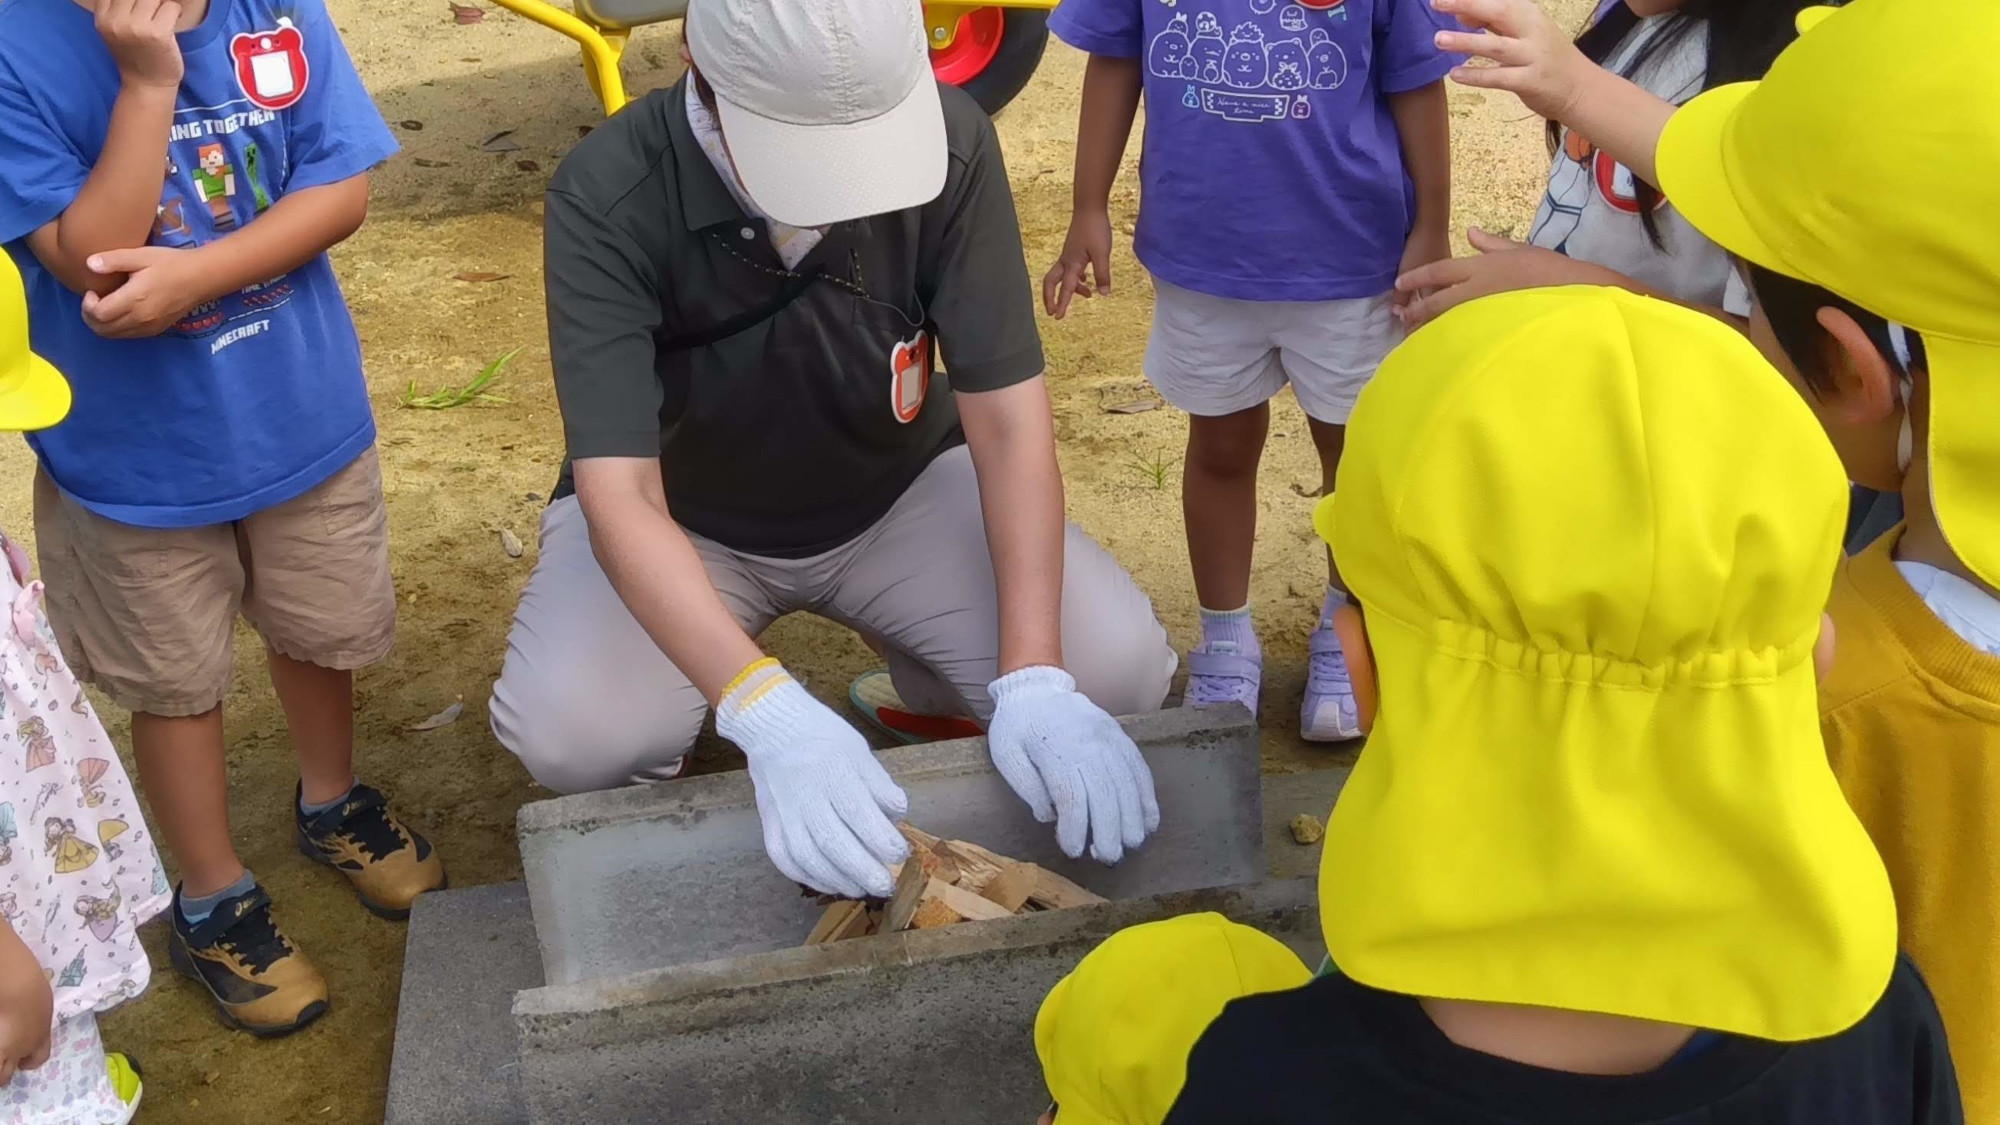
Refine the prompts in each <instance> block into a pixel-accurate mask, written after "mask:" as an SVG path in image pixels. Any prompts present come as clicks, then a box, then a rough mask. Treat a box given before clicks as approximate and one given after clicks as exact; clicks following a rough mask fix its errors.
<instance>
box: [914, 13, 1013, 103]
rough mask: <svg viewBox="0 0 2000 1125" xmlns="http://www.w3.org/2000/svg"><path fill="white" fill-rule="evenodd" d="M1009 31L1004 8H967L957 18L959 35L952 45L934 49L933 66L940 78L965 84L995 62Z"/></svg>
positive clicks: (947, 81) (951, 83) (942, 80)
mask: <svg viewBox="0 0 2000 1125" xmlns="http://www.w3.org/2000/svg"><path fill="white" fill-rule="evenodd" d="M1006 31H1007V13H1006V12H1005V10H1003V9H1001V8H976V9H974V10H972V11H970V12H967V13H966V14H965V15H964V16H962V17H960V19H959V21H958V35H957V36H956V37H955V38H953V39H952V41H951V46H949V47H946V48H944V49H943V50H934V51H932V52H931V70H932V71H933V72H935V73H936V74H937V76H938V81H940V82H945V83H949V84H950V85H953V86H963V85H965V84H966V83H967V82H970V81H972V80H973V79H974V78H977V77H978V76H979V75H980V74H981V73H982V72H984V71H985V70H986V68H987V67H988V66H990V65H991V64H992V62H993V59H994V56H996V55H998V54H999V53H1000V40H1001V39H1003V38H1005V36H1006Z"/></svg>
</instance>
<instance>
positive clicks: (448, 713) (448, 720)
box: [410, 703, 465, 730]
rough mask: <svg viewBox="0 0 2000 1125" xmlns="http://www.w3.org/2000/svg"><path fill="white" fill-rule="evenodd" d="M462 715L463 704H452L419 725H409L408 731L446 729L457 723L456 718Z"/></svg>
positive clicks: (463, 712)
mask: <svg viewBox="0 0 2000 1125" xmlns="http://www.w3.org/2000/svg"><path fill="white" fill-rule="evenodd" d="M463 714H465V704H463V703H454V704H452V705H451V706H449V707H447V708H445V709H444V710H442V711H439V712H438V713H437V714H435V715H432V716H431V717H430V718H428V719H425V720H424V721H423V722H421V723H411V724H410V729H411V730H436V729H438V728H439V727H448V726H450V725H451V724H453V723H455V722H457V721H458V717H459V716H460V715H463Z"/></svg>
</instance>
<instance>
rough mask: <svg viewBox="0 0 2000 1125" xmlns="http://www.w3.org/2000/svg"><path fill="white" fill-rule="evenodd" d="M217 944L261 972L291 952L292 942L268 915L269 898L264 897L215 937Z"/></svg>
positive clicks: (269, 911)
mask: <svg viewBox="0 0 2000 1125" xmlns="http://www.w3.org/2000/svg"><path fill="white" fill-rule="evenodd" d="M215 944H216V946H217V948H220V949H223V950H227V951H228V952H230V953H234V954H235V955H236V956H237V958H238V959H240V960H241V961H242V962H243V963H244V964H245V965H248V966H249V967H250V971H252V972H255V973H261V972H263V971H264V970H266V969H268V968H270V967H271V966H273V965H275V964H277V963H278V962H280V961H282V960H284V959H285V958H287V957H289V956H291V955H292V943H291V941H290V940H289V939H287V938H286V937H285V935H284V934H283V933H280V932H279V930H278V923H277V920H276V919H274V918H272V917H271V901H270V900H269V899H265V900H264V901H262V902H259V903H258V904H257V905H255V906H253V907H252V908H250V909H249V910H247V911H245V912H244V914H243V917H241V918H238V919H237V920H236V921H235V923H234V924H233V925H231V926H230V927H229V928H228V929H226V930H224V931H222V936H221V937H219V938H217V939H216V942H215Z"/></svg>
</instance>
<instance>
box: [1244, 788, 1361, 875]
mask: <svg viewBox="0 0 2000 1125" xmlns="http://www.w3.org/2000/svg"><path fill="white" fill-rule="evenodd" d="M1351 772H1353V771H1352V769H1351V768H1350V767H1348V766H1335V767H1333V768H1331V769H1323V770H1313V771H1311V772H1309V773H1282V774H1272V775H1271V776H1269V777H1266V778H1265V779H1264V858H1265V873H1266V874H1267V875H1268V876H1269V877H1271V878H1273V879H1300V878H1305V877H1306V876H1310V875H1317V874H1318V872H1319V857H1320V851H1321V850H1322V849H1323V848H1324V847H1325V846H1326V841H1324V840H1321V841H1319V842H1317V843H1313V844H1301V843H1299V842H1298V841H1297V840H1295V839H1293V838H1292V818H1293V817H1295V816H1297V815H1299V814H1300V813H1310V814H1312V815H1313V816H1316V817H1318V818H1319V820H1320V823H1322V824H1324V823H1326V819H1327V816H1328V815H1329V814H1330V813H1332V812H1333V802H1334V798H1336V797H1338V796H1340V790H1341V787H1342V786H1344V785H1346V784H1347V775H1348V774H1349V773H1351Z"/></svg>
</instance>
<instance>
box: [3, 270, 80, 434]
mask: <svg viewBox="0 0 2000 1125" xmlns="http://www.w3.org/2000/svg"><path fill="white" fill-rule="evenodd" d="M68 413H69V381H68V380H66V379H64V378H63V377H62V372H60V371H57V370H56V369H55V368H53V367H51V366H49V364H48V363H47V362H46V361H44V360H43V359H42V357H40V356H38V355H36V354H35V353H34V352H32V351H29V350H28V297H27V293H26V291H25V290H23V289H22V287H21V271H20V270H19V269H18V268H16V267H15V265H14V259H13V257H12V256H11V255H9V254H8V253H7V252H6V251H5V250H0V430H43V429H47V428H48V427H50V426H53V425H55V424H56V423H57V422H60V421H62V420H63V417H64V415H67V414H68Z"/></svg>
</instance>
